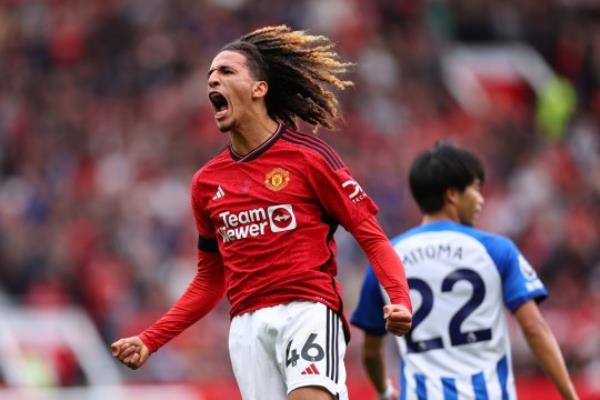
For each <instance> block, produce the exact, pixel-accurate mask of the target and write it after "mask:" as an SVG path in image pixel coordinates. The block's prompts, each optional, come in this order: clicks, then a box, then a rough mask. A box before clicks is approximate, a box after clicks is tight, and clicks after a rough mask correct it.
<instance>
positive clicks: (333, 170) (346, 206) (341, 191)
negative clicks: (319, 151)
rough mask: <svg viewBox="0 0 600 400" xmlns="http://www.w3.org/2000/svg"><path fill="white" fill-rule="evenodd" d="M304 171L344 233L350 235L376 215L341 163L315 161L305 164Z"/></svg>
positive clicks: (371, 204) (365, 196) (361, 190)
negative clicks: (349, 233) (306, 169)
mask: <svg viewBox="0 0 600 400" xmlns="http://www.w3.org/2000/svg"><path fill="white" fill-rule="evenodd" d="M330 151H333V150H331V149H330ZM336 156H337V155H336ZM337 160H339V157H337ZM307 167H308V179H309V181H310V183H311V185H312V187H313V190H314V191H315V193H316V194H317V197H318V198H319V201H320V202H321V204H322V206H323V208H324V209H325V211H326V212H327V214H329V215H330V216H331V217H333V218H334V219H335V220H336V221H337V222H339V223H340V224H341V225H342V226H343V227H344V228H345V229H346V230H347V231H351V230H352V229H353V228H354V227H356V226H358V225H359V224H360V223H361V222H362V221H363V220H365V219H366V218H368V217H369V216H371V215H375V214H377V211H378V208H377V206H376V205H375V203H374V202H373V200H371V198H370V197H369V196H367V194H366V193H365V191H364V190H363V188H362V187H361V185H360V184H359V183H358V182H357V181H356V180H355V179H354V178H353V177H352V175H351V174H350V171H349V170H348V168H346V167H345V166H344V165H343V164H342V163H341V160H339V161H338V162H337V163H333V162H330V161H328V160H327V159H325V158H322V157H315V158H314V162H308V163H307Z"/></svg>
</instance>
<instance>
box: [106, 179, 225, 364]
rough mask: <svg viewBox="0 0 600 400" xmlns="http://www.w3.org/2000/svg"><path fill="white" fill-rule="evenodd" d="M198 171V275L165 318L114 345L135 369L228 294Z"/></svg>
mask: <svg viewBox="0 0 600 400" xmlns="http://www.w3.org/2000/svg"><path fill="white" fill-rule="evenodd" d="M200 173H201V171H199V172H197V173H196V174H195V175H194V178H193V179H192V209H193V213H194V220H195V222H196V228H197V230H198V233H199V237H198V263H197V265H198V267H197V270H196V275H195V276H194V278H193V279H192V281H191V282H190V284H189V286H188V287H187V289H186V290H185V292H184V293H183V295H182V296H181V297H180V298H179V300H177V302H176V303H175V304H174V305H173V306H172V307H171V309H170V310H169V311H167V313H166V314H165V315H163V317H162V318H160V319H159V320H158V321H156V322H155V323H154V324H152V326H150V327H149V328H148V329H146V330H145V331H144V332H142V333H141V334H140V335H139V336H132V337H128V338H123V339H120V340H117V341H116V342H114V343H113V344H112V345H111V352H112V354H113V356H114V357H115V358H117V359H118V360H119V361H121V362H122V363H123V364H125V365H126V366H128V367H129V368H132V369H137V368H139V367H141V366H142V365H143V364H144V363H145V362H146V361H147V360H148V358H149V357H150V354H152V353H154V352H155V351H157V350H158V349H159V348H161V347H162V346H163V345H165V344H166V343H167V342H168V341H169V340H171V339H172V338H174V337H175V336H177V335H179V334H180V333H181V332H183V331H184V330H185V329H187V328H188V327H189V326H190V325H192V324H193V323H195V322H196V321H198V320H199V319H200V318H202V317H203V316H204V315H206V314H207V313H208V312H209V311H210V310H212V309H213V308H214V307H215V306H216V305H217V303H218V302H219V300H220V299H221V298H222V297H223V294H224V293H225V272H224V265H223V259H222V257H221V255H220V253H219V250H218V246H217V241H216V238H215V237H214V229H213V226H212V223H211V220H210V218H209V216H208V215H207V213H206V212H205V210H206V207H205V199H204V198H203V196H202V193H204V192H206V191H203V190H202V189H201V188H200V183H199V179H198V178H199V175H200Z"/></svg>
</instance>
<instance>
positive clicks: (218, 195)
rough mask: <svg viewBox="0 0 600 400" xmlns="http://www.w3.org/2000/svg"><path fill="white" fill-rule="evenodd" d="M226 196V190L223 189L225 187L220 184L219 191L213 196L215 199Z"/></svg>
mask: <svg viewBox="0 0 600 400" xmlns="http://www.w3.org/2000/svg"><path fill="white" fill-rule="evenodd" d="M224 196H225V192H224V191H223V188H222V187H221V185H219V187H218V188H217V192H216V193H215V195H214V196H213V198H212V199H213V200H215V201H216V200H220V199H222V198H223V197H224Z"/></svg>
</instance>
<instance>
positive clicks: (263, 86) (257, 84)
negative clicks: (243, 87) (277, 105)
mask: <svg viewBox="0 0 600 400" xmlns="http://www.w3.org/2000/svg"><path fill="white" fill-rule="evenodd" d="M268 91H269V84H268V83H267V82H265V81H254V82H253V83H252V99H260V98H261V97H265V96H266V95H267V92H268Z"/></svg>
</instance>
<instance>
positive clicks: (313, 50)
mask: <svg viewBox="0 0 600 400" xmlns="http://www.w3.org/2000/svg"><path fill="white" fill-rule="evenodd" d="M334 46H335V44H334V43H332V42H331V41H330V40H329V39H328V38H327V37H325V36H318V35H310V34H308V33H306V32H304V31H292V30H291V29H290V28H289V27H288V26H286V25H279V26H267V27H264V28H261V29H257V30H255V31H253V32H250V33H248V34H246V35H244V36H242V37H240V38H239V39H237V40H236V41H233V42H231V43H229V44H227V45H225V46H224V47H223V48H222V49H221V51H224V50H232V51H239V52H242V53H244V55H245V56H246V58H247V63H248V68H250V71H251V72H252V74H253V75H254V78H255V79H258V80H263V81H266V82H267V83H268V84H269V91H268V92H267V95H266V98H265V103H266V107H267V112H268V113H269V115H270V116H271V117H272V118H274V119H277V120H280V121H282V122H283V123H285V124H287V125H289V126H291V127H292V128H293V129H297V128H298V123H297V122H298V121H297V118H300V119H302V120H303V121H305V122H306V123H308V124H310V125H313V126H314V131H315V132H316V131H317V129H318V128H319V127H320V126H324V127H326V128H329V129H333V128H334V127H335V119H336V117H337V111H338V109H337V106H338V101H337V99H336V97H335V94H334V93H333V92H331V90H328V88H327V87H326V86H325V85H328V86H332V87H335V88H337V89H340V90H343V89H345V88H347V87H348V86H352V85H353V83H352V81H347V80H342V79H340V78H339V77H338V75H339V74H341V73H344V72H347V70H348V67H350V66H352V63H348V62H343V61H341V60H340V58H339V56H338V54H337V53H336V52H335V51H333V47H334Z"/></svg>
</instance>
